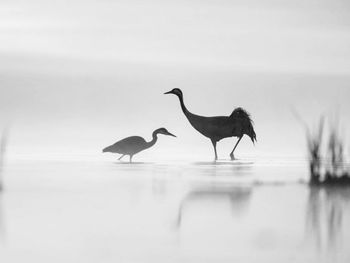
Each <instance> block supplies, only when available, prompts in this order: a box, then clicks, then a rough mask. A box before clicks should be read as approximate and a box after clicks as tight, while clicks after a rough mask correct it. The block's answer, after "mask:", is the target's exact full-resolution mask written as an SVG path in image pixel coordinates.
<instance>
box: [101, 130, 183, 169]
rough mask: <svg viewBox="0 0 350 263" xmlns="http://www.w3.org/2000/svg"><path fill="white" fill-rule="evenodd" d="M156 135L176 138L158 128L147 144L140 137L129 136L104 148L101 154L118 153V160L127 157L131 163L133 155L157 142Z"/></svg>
mask: <svg viewBox="0 0 350 263" xmlns="http://www.w3.org/2000/svg"><path fill="white" fill-rule="evenodd" d="M158 134H164V135H169V136H173V137H176V136H175V135H174V134H172V133H170V132H168V131H167V129H165V128H159V129H156V130H155V131H154V132H153V133H152V140H151V141H149V142H146V140H145V139H144V138H142V137H140V136H131V137H127V138H124V139H122V140H120V141H118V142H116V143H115V144H112V145H110V146H108V147H106V148H104V149H103V150H102V152H103V153H105V152H111V153H119V154H121V156H120V157H119V159H118V160H121V159H122V158H123V157H124V156H125V155H129V157H130V159H129V162H130V163H131V162H132V157H133V156H134V155H135V154H137V153H139V152H141V151H143V150H146V149H148V148H150V147H152V146H153V145H154V144H155V143H156V142H157V139H158V136H157V135H158Z"/></svg>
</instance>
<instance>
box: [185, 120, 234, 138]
mask: <svg viewBox="0 0 350 263" xmlns="http://www.w3.org/2000/svg"><path fill="white" fill-rule="evenodd" d="M188 120H189V122H190V123H191V125H192V126H193V127H194V128H195V129H196V130H197V131H199V132H200V133H201V134H203V135H204V136H206V137H209V138H211V139H215V140H220V139H222V138H225V137H230V136H232V135H231V134H232V123H231V122H230V119H229V118H228V117H226V116H214V117H204V116H199V115H195V114H192V115H191V116H189V118H188Z"/></svg>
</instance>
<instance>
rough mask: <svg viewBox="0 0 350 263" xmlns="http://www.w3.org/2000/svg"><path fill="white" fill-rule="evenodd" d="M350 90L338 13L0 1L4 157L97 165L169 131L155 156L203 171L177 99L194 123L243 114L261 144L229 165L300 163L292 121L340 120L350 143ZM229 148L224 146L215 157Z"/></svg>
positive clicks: (196, 141) (341, 5) (331, 1)
mask: <svg viewBox="0 0 350 263" xmlns="http://www.w3.org/2000/svg"><path fill="white" fill-rule="evenodd" d="M349 85H350V3H349V1H347V0H308V1H305V0H297V1H287V0H281V1H277V0H253V1H234V0H233V1H132V0H131V1H113V0H108V1H107V0H106V1H97V0H96V1H80V0H73V1H44V0H37V1H35V0H33V1H24V0H23V1H16V0H11V1H3V0H1V1H0V118H1V119H0V120H1V124H2V125H5V123H8V122H10V123H11V127H12V128H11V141H10V145H9V148H10V152H11V153H19V152H20V153H22V154H29V155H30V154H34V155H35V153H38V154H39V153H45V152H50V153H52V152H53V153H56V152H59V153H82V152H88V153H97V152H98V153H99V152H100V150H101V149H102V147H103V146H106V145H108V144H110V143H113V142H114V141H116V140H117V139H120V138H122V137H124V136H128V135H134V134H139V135H142V136H145V137H147V138H150V134H151V132H152V131H153V130H154V129H156V128H159V127H162V126H164V127H166V128H167V129H168V130H169V131H171V132H173V133H175V134H177V135H178V138H177V139H176V140H174V139H172V138H163V137H162V138H161V142H160V145H158V146H157V148H158V149H157V150H154V151H153V153H150V154H154V155H155V156H156V155H157V153H158V154H160V153H162V156H163V157H164V156H166V154H165V155H164V154H163V153H169V156H179V155H181V154H185V153H187V154H192V153H193V154H197V153H200V154H204V155H205V156H208V157H209V158H210V157H211V155H212V148H211V145H210V143H209V140H208V139H206V138H204V137H202V136H201V135H200V134H198V133H196V132H195V131H194V130H193V129H192V128H191V127H190V125H189V124H188V123H187V120H186V119H185V117H184V116H183V114H182V113H181V111H180V107H179V104H178V101H177V98H176V97H174V96H170V95H167V96H165V95H163V94H162V93H163V92H165V91H168V90H170V89H172V88H174V87H178V88H181V89H182V90H183V91H184V94H185V102H186V104H187V106H188V108H189V109H190V110H191V111H192V112H194V113H197V114H202V115H208V116H210V115H229V114H230V113H231V112H232V110H233V108H234V107H237V106H242V107H244V108H246V109H247V110H248V111H249V112H250V113H251V114H252V117H253V119H254V121H255V125H256V132H257V137H258V144H257V145H256V147H253V146H252V145H251V142H250V141H249V140H248V139H246V140H243V141H242V145H240V147H239V148H238V149H237V155H239V152H241V153H244V154H252V155H276V154H277V155H278V154H281V155H297V156H303V155H305V146H304V142H305V141H304V137H303V135H304V134H303V129H302V127H301V125H300V124H299V123H298V121H296V118H295V117H294V116H293V113H292V111H293V109H295V110H297V111H298V112H299V113H300V114H302V115H303V116H304V118H305V120H306V121H309V122H310V123H316V122H317V119H318V117H319V116H320V115H321V114H324V113H326V114H329V115H334V114H339V115H340V119H341V120H342V121H343V123H344V133H345V134H349V132H347V130H346V129H345V128H346V126H347V124H346V122H348V121H349V120H350V106H349V103H348V100H349V99H348V98H349V97H350V87H349ZM233 145H234V140H232V139H231V140H226V141H223V142H222V143H220V145H219V148H218V149H219V155H220V157H228V153H229V152H230V150H231V148H232V147H233ZM169 149H171V150H170V151H169ZM147 154H148V153H145V155H147ZM169 158H170V157H169Z"/></svg>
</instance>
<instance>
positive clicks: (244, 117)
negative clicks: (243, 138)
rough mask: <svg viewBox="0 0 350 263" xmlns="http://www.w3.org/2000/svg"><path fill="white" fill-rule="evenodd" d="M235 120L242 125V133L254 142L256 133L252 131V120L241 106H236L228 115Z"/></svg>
mask: <svg viewBox="0 0 350 263" xmlns="http://www.w3.org/2000/svg"><path fill="white" fill-rule="evenodd" d="M230 118H233V119H234V120H235V121H238V122H239V123H240V124H241V125H242V129H243V133H244V134H246V135H248V136H249V137H250V139H251V140H252V142H253V143H255V142H256V134H255V131H254V126H253V124H254V122H253V120H252V119H251V118H250V114H249V113H248V112H247V111H246V110H244V109H243V108H240V107H239V108H236V109H234V110H233V112H232V113H231V115H230Z"/></svg>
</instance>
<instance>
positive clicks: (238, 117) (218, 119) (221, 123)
mask: <svg viewBox="0 0 350 263" xmlns="http://www.w3.org/2000/svg"><path fill="white" fill-rule="evenodd" d="M164 94H174V95H176V96H177V97H178V98H179V100H180V105H181V109H182V111H183V113H184V114H185V116H186V117H187V119H188V121H189V122H190V124H191V125H192V127H193V128H195V129H196V130H197V131H198V132H200V133H201V134H203V135H204V136H205V137H208V138H209V139H210V140H211V142H212V144H213V147H214V152H215V160H217V159H218V155H217V152H216V143H217V142H218V141H220V140H221V139H223V138H227V137H238V141H237V143H236V145H235V146H234V148H233V150H232V152H231V153H230V157H231V160H234V159H235V157H234V151H235V149H236V147H237V145H238V144H239V142H240V141H241V139H242V137H243V135H244V134H246V135H248V136H249V137H250V139H251V140H252V142H253V143H254V142H255V141H256V134H255V131H254V127H253V121H252V119H251V118H250V115H249V113H248V112H246V111H245V110H244V109H242V108H236V109H234V110H233V112H232V113H231V115H230V116H215V117H204V116H199V115H196V114H193V113H191V112H190V111H189V110H188V109H187V108H186V106H185V103H184V99H183V94H182V91H181V90H180V89H173V90H171V91H168V92H165V93H164Z"/></svg>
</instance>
